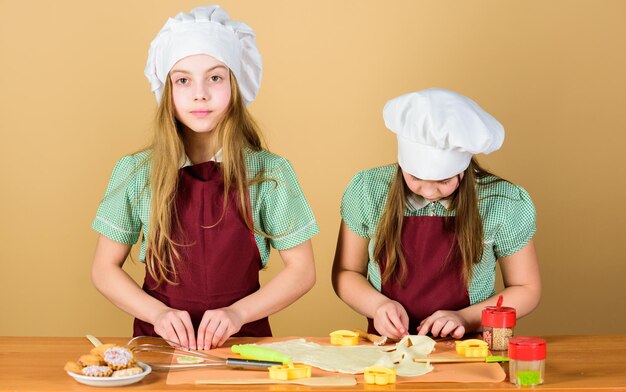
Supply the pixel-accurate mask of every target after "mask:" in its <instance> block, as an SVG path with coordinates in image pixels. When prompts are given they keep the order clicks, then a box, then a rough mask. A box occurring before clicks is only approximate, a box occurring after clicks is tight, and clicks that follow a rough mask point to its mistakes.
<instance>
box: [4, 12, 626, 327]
mask: <svg viewBox="0 0 626 392" xmlns="http://www.w3.org/2000/svg"><path fill="white" fill-rule="evenodd" d="M200 4H203V2H201V1H154V0H133V1H121V0H110V1H105V2H97V3H96V2H91V1H78V0H76V1H55V2H50V1H43V0H42V1H22V0H0V132H1V138H0V176H1V177H0V187H1V192H0V209H1V210H0V211H1V212H0V219H1V220H0V240H1V246H0V263H1V267H2V268H1V273H0V321H1V322H0V335H64V336H66V335H83V334H86V333H92V334H96V335H100V336H114V335H119V336H128V335H130V333H131V318H130V317H129V316H127V315H125V314H123V313H122V312H121V311H119V310H117V309H116V308H115V307H113V306H112V305H111V304H109V303H108V302H107V301H106V300H105V299H104V298H103V297H102V296H100V294H99V293H97V292H96V290H95V289H94V288H93V287H92V285H91V282H90V278H89V273H90V272H89V271H90V264H91V259H92V255H93V249H94V244H95V240H96V234H95V233H94V232H93V231H92V230H91V229H90V224H91V220H92V219H93V217H94V214H95V212H96V208H97V206H98V203H99V201H100V199H101V197H102V195H103V192H104V190H105V187H106V184H107V181H108V179H109V175H110V173H111V170H112V168H113V165H114V163H115V162H116V161H117V159H118V158H119V157H121V156H122V155H124V154H126V153H129V152H132V151H134V150H136V149H138V148H141V147H142V146H143V145H145V144H146V143H147V141H148V138H149V135H150V130H149V125H150V120H151V116H152V114H153V111H154V109H155V101H154V98H153V96H152V95H151V93H150V91H149V87H148V83H147V81H146V80H145V78H144V76H143V68H144V64H145V60H146V55H147V50H148V46H149V43H150V41H151V40H152V38H153V36H154V35H155V34H156V33H157V31H158V30H159V29H160V27H161V26H162V25H163V23H164V22H165V20H166V18H167V17H168V16H171V15H174V14H175V13H177V12H178V11H180V10H185V11H189V10H190V9H191V8H192V7H194V6H196V5H200ZM221 4H222V5H223V6H224V8H225V9H226V10H227V11H228V12H229V13H230V15H231V16H232V17H234V18H235V19H239V20H243V21H245V22H246V23H248V24H249V25H250V26H252V27H253V28H254V29H255V30H256V32H257V36H258V45H259V48H260V51H261V53H262V55H263V59H264V67H265V71H264V76H263V85H262V88H261V91H260V95H259V97H258V99H257V101H256V102H254V103H253V104H252V105H251V107H250V110H251V111H252V112H253V114H254V115H255V116H256V118H257V119H258V121H259V123H260V124H261V126H262V128H263V131H264V133H265V135H266V138H267V141H268V144H269V147H270V149H271V150H272V151H274V152H276V153H278V154H281V155H284V156H286V157H288V158H289V159H290V160H291V162H292V163H293V165H294V167H295V169H296V172H297V174H298V176H299V179H300V181H301V184H302V186H303V188H304V191H305V193H306V195H307V196H308V199H309V202H310V203H311V205H312V207H313V210H314V212H315V214H316V216H317V219H318V221H319V224H320V226H321V234H319V235H318V236H317V237H315V238H314V248H315V255H316V261H317V272H318V283H317V285H316V287H315V288H314V289H313V290H312V291H311V292H310V293H309V294H307V295H306V296H305V297H304V298H303V299H301V300H300V301H298V302H297V303H296V304H294V305H293V306H291V307H290V308H288V309H287V310H285V311H283V312H280V313H279V314H277V315H275V316H273V317H272V323H273V327H274V330H275V333H276V335H279V336H280V335H324V334H326V333H328V332H329V331H331V330H334V329H339V328H353V327H357V326H364V322H363V320H362V318H361V317H359V316H357V315H355V314H354V313H353V312H352V311H351V310H350V309H349V308H348V307H346V306H345V305H343V304H342V303H341V302H340V301H339V300H338V299H337V298H336V297H335V294H334V293H333V291H332V288H331V285H330V281H329V276H330V266H331V264H332V258H333V254H334V248H335V239H336V233H337V228H338V225H339V219H340V218H339V214H338V207H339V202H340V199H341V195H342V192H343V190H344V188H345V186H346V185H347V183H348V181H349V180H350V178H351V176H352V175H353V174H354V173H355V172H356V171H358V170H360V169H364V168H367V167H372V166H376V165H382V164H386V163H389V162H392V161H393V160H394V159H395V155H396V150H395V148H396V147H395V139H394V137H393V135H392V134H391V133H390V132H388V131H387V130H386V129H385V127H384V125H383V121H382V115H381V112H382V107H383V105H384V103H385V102H386V101H387V100H388V99H390V98H393V97H395V96H397V95H400V94H402V93H405V92H409V91H412V90H417V89H422V88H427V87H432V86H439V87H447V88H451V89H453V90H456V91H459V92H461V93H464V94H466V95H468V96H470V97H472V98H474V99H475V100H476V101H478V102H479V103H480V104H481V105H482V106H483V107H485V108H486V109H487V110H488V111H490V112H491V113H492V114H493V115H495V117H496V118H498V119H499V120H500V121H501V122H502V123H503V124H504V125H505V128H506V131H507V134H506V140H505V144H504V147H503V148H502V149H501V150H500V151H498V152H497V153H495V154H492V155H490V156H488V157H485V158H484V159H482V162H483V163H484V164H486V166H487V167H488V168H489V169H491V170H493V171H495V172H497V173H499V174H501V175H502V176H504V177H506V178H507V179H510V180H512V181H514V182H516V183H519V184H521V185H523V186H524V187H525V188H526V189H527V190H528V191H529V192H530V194H531V195H532V196H533V199H534V201H535V203H536V207H537V211H538V231H537V235H536V242H537V247H538V252H539V256H540V262H541V272H542V276H543V280H544V295H543V298H542V302H541V305H540V307H539V308H538V309H537V310H536V311H535V312H534V313H533V314H532V315H531V316H529V317H527V318H525V319H523V320H521V321H520V323H519V327H518V333H525V334H539V335H550V334H586V333H608V332H621V333H626V312H624V306H623V301H624V299H625V297H626V295H625V294H626V290H625V289H624V287H626V284H625V283H624V279H625V277H626V251H625V250H624V243H625V241H624V234H626V230H625V228H626V211H625V204H626V203H625V202H624V201H625V199H626V181H624V180H625V179H626V178H625V175H624V166H625V165H624V163H623V161H622V159H623V157H624V146H625V144H626V132H625V130H626V114H625V112H626V110H625V108H624V107H625V104H626V72H625V71H624V70H625V69H626V50H625V43H626V24H624V23H623V20H624V16H626V2H623V1H619V0H616V1H604V0H600V1H598V0H588V1H545V0H536V1H534V0H533V1H508V0H504V1H503V0H493V1H460V0H459V1H441V0H437V1H417V0H411V1H384V2H381V1H341V0H332V1H331V0H317V1H306V2H305V1H287V0H285V1H279V0H271V1H226V0H224V1H222V2H221ZM280 265H281V261H280V259H279V258H278V257H277V255H275V254H274V255H273V257H272V260H271V263H270V268H269V270H268V271H266V272H263V273H262V275H263V279H264V280H267V279H269V278H270V277H271V276H273V274H275V273H276V271H277V270H278V269H279V268H280ZM127 269H128V270H129V271H130V272H131V273H132V274H133V276H135V277H137V279H141V277H142V273H143V268H142V267H141V266H140V265H133V264H132V263H127Z"/></svg>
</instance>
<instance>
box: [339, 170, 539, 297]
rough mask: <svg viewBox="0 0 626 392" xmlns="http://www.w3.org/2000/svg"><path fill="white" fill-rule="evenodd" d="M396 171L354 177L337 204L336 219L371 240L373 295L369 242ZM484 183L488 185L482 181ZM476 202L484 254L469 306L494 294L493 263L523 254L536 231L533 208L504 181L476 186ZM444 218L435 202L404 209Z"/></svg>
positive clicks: (375, 275)
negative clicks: (482, 235)
mask: <svg viewBox="0 0 626 392" xmlns="http://www.w3.org/2000/svg"><path fill="white" fill-rule="evenodd" d="M397 167H398V166H397V164H391V165H387V166H382V167H376V168H373V169H369V170H364V171H361V172H359V173H357V174H356V175H355V176H354V177H353V178H352V181H351V182H350V184H349V185H348V188H347V189H346V191H345V192H344V194H343V199H342V202H341V216H342V218H343V221H344V222H345V223H346V225H348V227H350V229H351V230H352V231H353V232H354V233H356V234H357V235H359V236H361V237H363V238H368V239H370V241H369V247H368V250H369V263H368V279H369V281H370V283H371V284H372V286H374V287H375V288H376V289H377V290H378V291H380V290H381V286H382V282H381V273H380V268H379V266H378V263H377V262H376V261H375V260H374V257H373V255H374V245H375V239H374V237H375V234H376V226H377V225H378V221H379V220H380V218H381V216H382V213H383V210H384V208H385V203H386V201H387V193H388V191H389V185H390V184H391V182H392V181H393V179H394V178H395V174H396V170H397ZM485 181H489V179H488V178H487V179H483V180H482V182H485ZM490 196H495V197H490ZM478 197H479V200H480V201H479V205H478V207H479V211H480V215H481V217H482V220H483V231H484V236H485V239H484V243H485V248H484V251H483V257H482V260H481V261H480V263H478V264H475V265H474V269H473V275H472V280H471V282H470V285H469V288H468V291H469V297H470V303H471V304H474V303H477V302H480V301H483V300H485V299H487V298H489V297H491V296H492V295H494V294H495V288H494V286H495V277H496V260H497V259H498V258H501V257H505V256H509V255H512V254H514V253H515V252H517V251H518V250H520V249H522V248H523V247H524V245H526V244H527V243H528V241H530V240H531V239H532V237H533V235H534V234H535V230H536V224H535V207H534V205H533V202H532V200H531V199H530V196H529V195H528V193H527V192H526V191H525V190H524V189H522V188H521V187H518V186H516V185H513V184H511V183H509V182H506V181H499V182H496V183H491V184H485V185H480V184H479V186H478ZM446 213H447V210H446V207H444V206H443V205H442V204H441V203H440V202H438V201H436V202H431V203H428V204H427V205H426V206H425V207H422V208H419V209H415V208H413V206H412V204H411V203H407V206H406V208H405V211H404V216H445V215H446ZM450 215H454V211H450Z"/></svg>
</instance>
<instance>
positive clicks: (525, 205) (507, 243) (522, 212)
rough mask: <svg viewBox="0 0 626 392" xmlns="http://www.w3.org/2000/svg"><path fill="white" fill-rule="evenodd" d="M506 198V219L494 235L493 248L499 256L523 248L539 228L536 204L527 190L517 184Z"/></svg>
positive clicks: (508, 254) (504, 255)
mask: <svg viewBox="0 0 626 392" xmlns="http://www.w3.org/2000/svg"><path fill="white" fill-rule="evenodd" d="M504 200H506V202H505V203H503V206H504V209H505V211H503V214H504V216H505V219H502V221H501V224H500V227H499V228H498V230H497V231H496V233H495V235H494V245H493V249H494V253H495V254H496V256H497V257H498V258H501V257H506V256H510V255H512V254H514V253H515V252H517V251H519V250H520V249H522V248H523V247H524V245H526V244H527V243H528V242H529V241H530V240H531V239H532V238H533V235H535V231H536V229H537V225H536V220H535V219H536V213H535V206H534V205H533V202H532V200H531V198H530V195H529V194H528V192H526V190H524V189H523V188H521V187H518V186H515V190H514V192H512V194H510V196H509V197H507V198H505V199H504Z"/></svg>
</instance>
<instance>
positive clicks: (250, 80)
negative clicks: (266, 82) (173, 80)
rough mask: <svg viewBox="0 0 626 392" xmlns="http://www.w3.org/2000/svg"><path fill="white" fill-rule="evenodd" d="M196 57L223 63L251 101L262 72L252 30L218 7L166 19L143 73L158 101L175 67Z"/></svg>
mask: <svg viewBox="0 0 626 392" xmlns="http://www.w3.org/2000/svg"><path fill="white" fill-rule="evenodd" d="M195 54H208V55H210V56H212V57H214V58H215V59H217V60H219V61H221V62H223V63H224V64H226V65H227V66H228V68H230V70H231V71H232V73H233V74H234V75H235V78H237V83H238V84H239V89H240V90H241V94H242V96H243V100H244V102H245V103H246V105H248V104H250V103H251V102H252V101H254V99H255V98H256V95H257V93H258V91H259V87H260V86H261V74H262V70H263V67H262V63H261V55H260V53H259V51H258V49H257V47H256V41H255V34H254V31H253V30H252V29H251V28H250V27H249V26H248V25H246V24H244V23H241V22H235V21H232V20H231V19H230V17H229V16H228V14H227V13H226V11H224V10H223V9H222V8H220V6H218V5H209V6H203V7H197V8H194V9H192V10H191V12H190V13H188V14H186V13H184V12H181V13H179V14H178V15H176V16H175V17H173V18H169V19H168V20H167V22H166V23H165V25H164V26H163V27H162V28H161V31H159V33H158V34H157V36H156V37H155V38H154V40H153V41H152V43H151V44H150V50H149V51H148V62H147V64H146V69H145V71H144V73H145V75H146V77H147V78H148V81H149V82H150V86H151V88H152V91H153V92H154V94H155V95H156V99H157V102H160V101H161V96H162V95H163V86H165V81H166V78H167V74H168V73H169V71H170V70H171V69H172V67H173V66H174V64H176V63H177V62H178V61H179V60H181V59H183V58H185V57H187V56H191V55H195Z"/></svg>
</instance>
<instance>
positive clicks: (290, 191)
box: [255, 158, 319, 250]
mask: <svg viewBox="0 0 626 392" xmlns="http://www.w3.org/2000/svg"><path fill="white" fill-rule="evenodd" d="M275 163H277V164H276V165H273V167H271V168H268V169H267V170H266V172H265V177H266V178H269V179H272V181H264V182H263V183H262V184H261V186H260V190H259V201H260V205H259V207H260V208H259V209H258V211H259V222H255V223H256V224H257V225H258V226H259V227H260V229H261V230H262V231H263V232H265V233H266V234H268V235H270V236H272V237H273V238H270V240H269V241H270V244H271V245H272V246H273V247H274V248H275V249H278V250H283V249H289V248H293V247H294V246H296V245H299V244H301V243H303V242H304V241H306V240H308V239H310V238H311V237H313V236H314V235H315V234H317V233H318V232H319V226H318V225H317V222H316V221H315V217H314V216H313V212H312V211H311V208H310V207H309V204H308V203H307V201H306V198H305V196H304V193H303V192H302V189H301V188H300V184H299V183H298V179H297V177H296V173H295V172H294V170H293V168H292V166H291V164H290V163H289V161H287V160H286V159H284V158H278V159H277V160H276V161H275Z"/></svg>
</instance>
